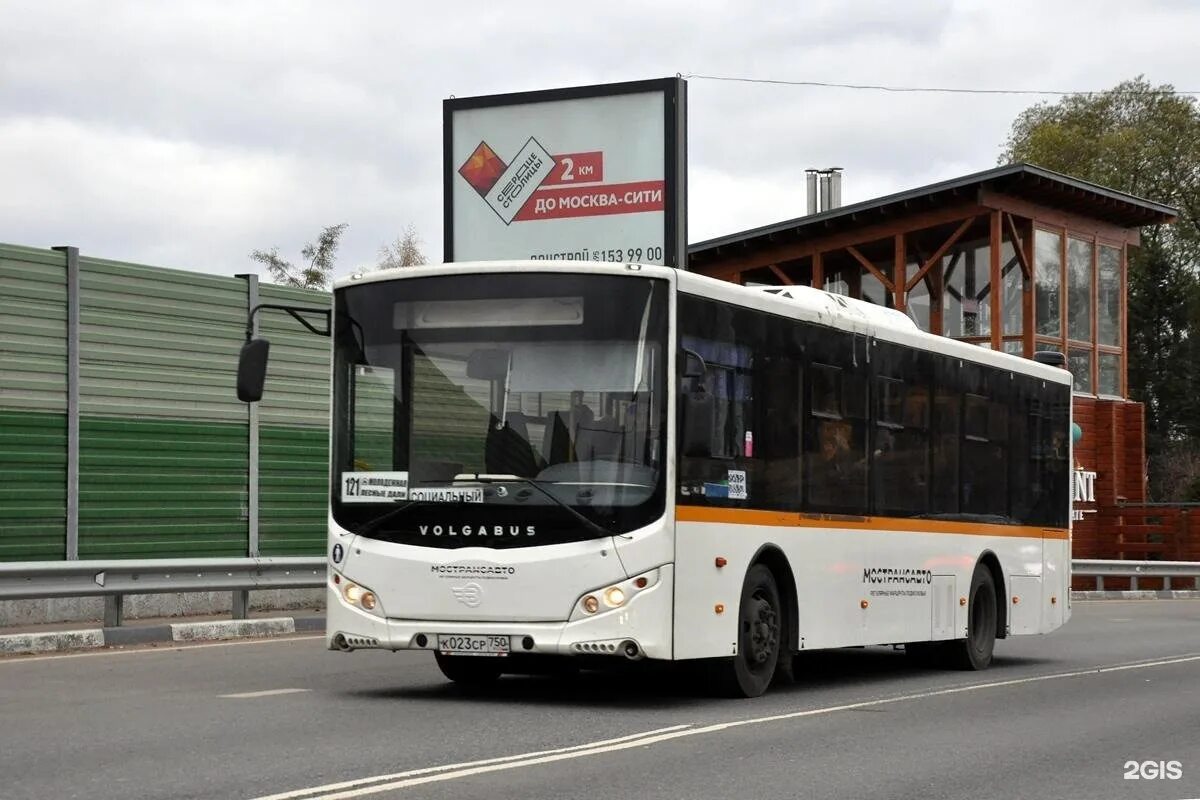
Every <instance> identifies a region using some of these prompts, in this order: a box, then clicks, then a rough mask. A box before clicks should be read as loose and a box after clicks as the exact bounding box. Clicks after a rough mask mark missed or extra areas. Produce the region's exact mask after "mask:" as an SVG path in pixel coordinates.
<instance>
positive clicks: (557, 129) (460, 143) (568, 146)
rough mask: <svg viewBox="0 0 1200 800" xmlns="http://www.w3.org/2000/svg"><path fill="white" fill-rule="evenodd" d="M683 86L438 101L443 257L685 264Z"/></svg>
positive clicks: (664, 82) (673, 81)
mask: <svg viewBox="0 0 1200 800" xmlns="http://www.w3.org/2000/svg"><path fill="white" fill-rule="evenodd" d="M686 105H687V84H686V83H685V82H684V80H683V79H682V78H664V79H661V80H650V81H635V82H631V83H616V84H604V85H600V86H582V87H575V88H570V89H552V90H549V91H540V92H524V93H519V94H504V95H491V96H487V97H465V98H451V99H449V100H446V101H444V104H443V124H444V136H445V142H444V149H443V173H444V174H443V186H444V192H445V219H444V229H445V245H444V251H443V252H444V254H445V260H446V261H490V260H495V259H562V260H569V261H618V262H639V263H644V264H665V265H669V266H678V267H683V266H685V264H684V260H685V258H686V254H687V226H686V211H687V189H686V180H687V109H686Z"/></svg>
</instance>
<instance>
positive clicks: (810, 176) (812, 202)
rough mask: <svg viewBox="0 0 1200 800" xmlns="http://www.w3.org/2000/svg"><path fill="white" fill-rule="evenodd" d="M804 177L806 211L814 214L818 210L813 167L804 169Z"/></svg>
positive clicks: (815, 177) (815, 172)
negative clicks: (806, 184) (806, 201)
mask: <svg viewBox="0 0 1200 800" xmlns="http://www.w3.org/2000/svg"><path fill="white" fill-rule="evenodd" d="M804 178H805V180H806V181H807V182H808V213H809V214H815V213H817V212H818V211H820V208H818V207H817V202H818V199H817V171H816V170H815V169H806V170H804Z"/></svg>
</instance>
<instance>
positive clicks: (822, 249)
mask: <svg viewBox="0 0 1200 800" xmlns="http://www.w3.org/2000/svg"><path fill="white" fill-rule="evenodd" d="M989 210H990V209H987V208H984V207H983V206H980V205H977V204H975V203H957V204H955V205H953V206H948V207H945V208H940V209H936V210H933V211H926V212H923V213H920V214H907V215H905V216H903V217H899V218H896V219H893V220H889V221H887V222H878V223H875V224H873V225H862V226H856V227H855V228H854V229H853V230H848V231H843V232H841V233H834V234H827V233H825V232H818V231H811V232H809V236H808V238H807V240H805V241H800V242H790V243H777V244H775V245H772V246H770V247H763V248H762V249H759V250H752V251H751V252H747V253H743V252H736V253H731V252H728V251H726V252H723V253H721V254H720V255H721V257H719V258H713V259H712V261H709V262H707V263H705V262H700V263H697V265H696V266H697V271H698V272H701V273H702V274H704V275H711V276H713V277H724V276H726V275H731V274H733V273H735V272H738V271H740V270H744V269H754V268H757V267H765V266H767V265H768V264H781V263H783V262H785V261H793V260H796V259H801V258H807V257H809V256H812V255H813V254H815V253H818V252H819V253H827V252H830V251H831V250H840V249H842V248H844V247H846V246H847V245H861V244H864V243H865V242H874V241H878V240H879V239H887V238H890V237H891V236H894V235H895V234H896V233H898V232H904V231H913V230H920V229H922V228H932V227H935V226H937V225H945V224H947V223H950V222H958V221H959V220H962V219H966V218H970V219H974V218H975V217H977V216H979V215H980V214H985V213H987V212H988V211H989ZM1118 241H1121V240H1118ZM710 252H711V251H710ZM706 255H707V254H706Z"/></svg>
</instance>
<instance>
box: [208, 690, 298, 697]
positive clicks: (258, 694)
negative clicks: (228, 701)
mask: <svg viewBox="0 0 1200 800" xmlns="http://www.w3.org/2000/svg"><path fill="white" fill-rule="evenodd" d="M311 691H312V689H264V690H263V691H261V692H239V693H237V694H219V695H217V697H229V698H234V699H241V698H245V697H272V696H274V695H277V694H300V693H301V692H311Z"/></svg>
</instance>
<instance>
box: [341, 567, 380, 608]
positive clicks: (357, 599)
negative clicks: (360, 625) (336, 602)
mask: <svg viewBox="0 0 1200 800" xmlns="http://www.w3.org/2000/svg"><path fill="white" fill-rule="evenodd" d="M337 577H339V578H340V581H335V582H340V584H341V588H342V598H343V599H344V600H345V601H346V602H347V603H349V604H350V605H352V606H356V607H358V608H361V609H363V610H364V611H369V612H371V613H372V614H376V615H382V614H383V610H382V609H381V608H380V607H379V595H377V594H375V593H374V592H372V591H371V590H370V589H368V588H366V587H364V586H359V585H358V584H357V583H355V582H354V581H349V580H346V579H345V578H344V577H341V576H337Z"/></svg>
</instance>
